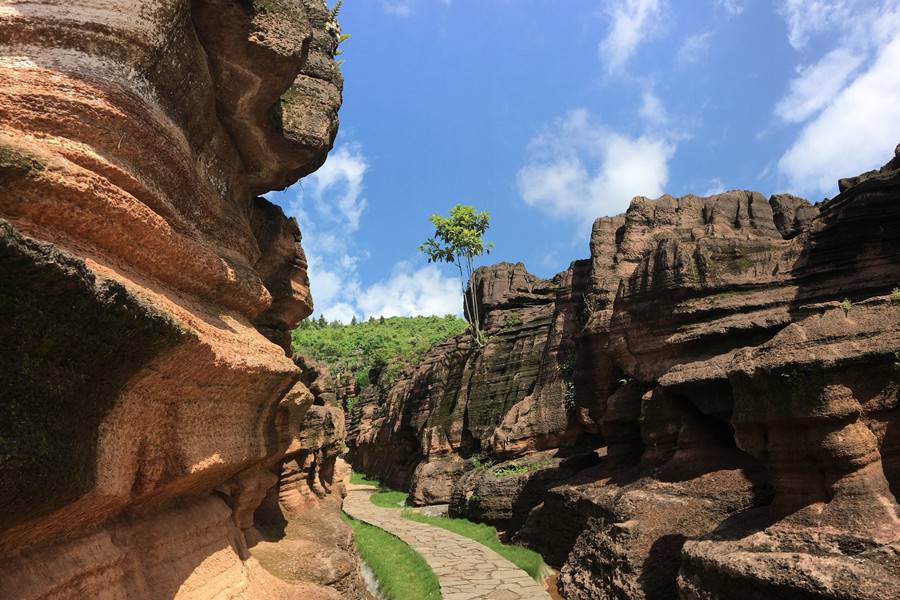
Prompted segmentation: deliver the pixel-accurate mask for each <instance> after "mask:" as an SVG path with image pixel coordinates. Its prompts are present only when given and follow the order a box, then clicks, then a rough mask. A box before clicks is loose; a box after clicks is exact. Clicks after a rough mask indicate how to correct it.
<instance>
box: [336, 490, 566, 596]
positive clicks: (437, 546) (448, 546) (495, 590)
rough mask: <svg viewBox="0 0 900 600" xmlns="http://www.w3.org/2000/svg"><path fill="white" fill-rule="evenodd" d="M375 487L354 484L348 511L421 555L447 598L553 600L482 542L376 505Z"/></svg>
mask: <svg viewBox="0 0 900 600" xmlns="http://www.w3.org/2000/svg"><path fill="white" fill-rule="evenodd" d="M376 489H377V488H375V487H373V486H370V485H359V484H350V485H349V486H348V491H347V497H346V498H345V499H344V512H346V513H347V514H348V515H350V516H351V517H353V518H354V519H358V520H360V521H365V522H366V523H369V524H370V525H375V526H376V527H380V528H381V529H384V530H385V531H388V532H390V533H392V534H393V535H395V536H397V537H398V538H400V539H401V540H403V541H404V542H406V543H407V544H409V545H410V546H411V547H412V548H413V549H414V550H415V551H416V552H418V553H419V554H421V555H422V557H423V558H424V559H425V561H426V562H427V563H428V565H429V566H430V567H431V568H432V570H434V572H435V574H436V575H437V577H438V581H440V584H441V595H442V597H443V598H444V600H480V599H485V600H518V599H521V598H533V599H535V600H538V599H542V598H546V599H547V600H549V598H550V596H549V595H548V594H547V592H545V591H544V590H543V588H542V587H541V586H540V585H539V584H538V583H537V582H535V581H534V580H533V579H532V578H531V577H529V576H528V574H527V573H525V571H522V570H521V569H519V568H518V567H517V566H516V565H514V564H512V563H511V562H509V561H508V560H506V559H505V558H503V557H502V556H500V555H499V554H497V553H496V552H493V551H492V550H490V549H489V548H486V547H485V546H482V545H481V544H479V543H478V542H475V541H473V540H470V539H468V538H465V537H463V536H461V535H457V534H455V533H452V532H450V531H445V530H443V529H440V528H437V527H432V526H431V525H426V524H424V523H417V522H415V521H410V520H409V519H405V518H403V515H402V512H401V511H400V510H397V509H391V508H381V507H379V506H375V505H374V504H372V502H370V500H369V496H371V495H372V493H373V492H375V491H376Z"/></svg>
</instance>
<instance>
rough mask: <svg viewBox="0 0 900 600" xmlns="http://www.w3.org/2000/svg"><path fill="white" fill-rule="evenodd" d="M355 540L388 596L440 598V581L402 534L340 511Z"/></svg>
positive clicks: (401, 599)
mask: <svg viewBox="0 0 900 600" xmlns="http://www.w3.org/2000/svg"><path fill="white" fill-rule="evenodd" d="M341 518H342V519H343V520H344V522H345V523H347V524H348V525H349V526H350V527H351V528H352V529H353V542H354V543H355V544H356V548H357V550H359V555H360V556H361V557H362V559H363V560H364V561H365V562H366V564H367V565H369V568H371V569H372V572H373V573H374V574H375V579H376V580H377V581H378V589H379V590H381V593H382V594H384V595H385V597H386V598H388V600H410V599H412V598H416V599H417V600H418V599H421V600H440V598H441V584H440V583H439V582H438V578H437V576H436V575H435V574H434V571H432V570H431V567H429V566H428V563H426V562H425V559H424V558H422V557H421V556H420V555H419V553H418V552H416V551H415V550H413V549H412V548H410V547H409V545H407V544H406V543H405V542H404V541H403V540H401V539H400V538H398V537H396V536H394V535H391V534H390V533H388V532H387V531H385V530H383V529H379V528H378V527H375V526H373V525H369V524H368V523H363V522H362V521H357V520H356V519H353V518H352V517H350V516H348V515H346V514H344V513H341Z"/></svg>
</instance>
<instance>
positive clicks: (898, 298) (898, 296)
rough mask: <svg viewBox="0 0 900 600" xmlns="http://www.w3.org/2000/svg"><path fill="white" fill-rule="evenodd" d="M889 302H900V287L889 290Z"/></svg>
mask: <svg viewBox="0 0 900 600" xmlns="http://www.w3.org/2000/svg"><path fill="white" fill-rule="evenodd" d="M891 304H900V287H895V288H894V289H892V290H891Z"/></svg>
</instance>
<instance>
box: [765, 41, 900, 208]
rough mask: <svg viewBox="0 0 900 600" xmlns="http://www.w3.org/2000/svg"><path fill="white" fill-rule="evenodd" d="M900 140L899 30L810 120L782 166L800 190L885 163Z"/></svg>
mask: <svg viewBox="0 0 900 600" xmlns="http://www.w3.org/2000/svg"><path fill="white" fill-rule="evenodd" d="M898 140H900V34H896V35H895V37H894V38H893V40H892V41H891V42H890V43H888V44H887V45H886V46H885V47H884V48H883V49H882V50H881V51H880V52H879V53H878V56H877V58H876V60H875V62H874V64H872V66H871V67H870V68H869V69H868V70H866V71H865V72H864V73H862V74H861V75H860V76H859V77H857V78H856V79H855V80H854V81H852V82H851V83H850V84H849V85H848V86H847V87H846V88H845V89H843V90H842V91H841V92H840V93H839V94H837V96H836V97H835V98H834V99H833V100H831V101H830V102H829V103H828V104H827V106H826V107H825V108H824V110H823V111H822V112H821V114H820V115H819V116H818V117H817V118H815V119H814V120H813V121H811V122H810V123H809V124H807V125H806V126H805V127H804V128H803V130H802V131H801V133H800V135H799V137H798V138H797V139H796V140H795V142H794V143H793V145H792V146H791V147H790V148H789V149H788V151H787V152H786V153H785V154H784V155H783V156H782V157H781V160H780V161H779V163H778V168H779V170H780V171H781V173H782V174H784V175H786V176H787V177H788V179H789V180H790V182H791V184H792V185H793V186H795V187H796V188H797V189H798V190H800V191H801V192H803V191H806V192H826V193H827V192H830V191H834V189H835V182H836V180H837V179H838V178H839V177H846V176H850V175H856V174H858V173H859V172H861V171H865V170H868V169H872V168H874V167H877V166H879V165H880V164H882V163H884V162H885V161H886V160H887V159H888V158H889V157H890V156H891V151H892V149H893V148H894V146H895V145H896V144H897V141H898Z"/></svg>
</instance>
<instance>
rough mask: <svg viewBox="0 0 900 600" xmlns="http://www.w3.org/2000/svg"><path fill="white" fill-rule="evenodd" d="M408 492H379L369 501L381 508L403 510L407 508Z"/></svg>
mask: <svg viewBox="0 0 900 600" xmlns="http://www.w3.org/2000/svg"><path fill="white" fill-rule="evenodd" d="M408 495H409V494H407V493H406V492H397V491H395V490H379V491H377V492H374V493H373V494H372V495H371V496H369V500H370V501H371V502H372V504H374V505H375V506H380V507H381V508H403V507H404V506H406V497H407V496H408Z"/></svg>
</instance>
